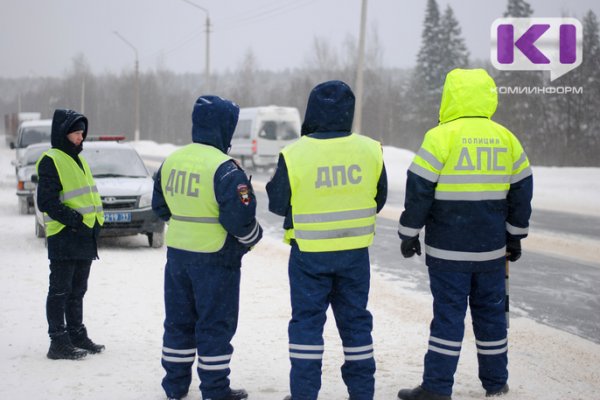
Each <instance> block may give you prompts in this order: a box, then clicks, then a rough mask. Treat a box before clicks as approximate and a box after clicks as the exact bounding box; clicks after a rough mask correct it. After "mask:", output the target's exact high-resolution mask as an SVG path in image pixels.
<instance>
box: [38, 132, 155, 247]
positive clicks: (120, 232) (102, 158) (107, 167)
mask: <svg viewBox="0 0 600 400" xmlns="http://www.w3.org/2000/svg"><path fill="white" fill-rule="evenodd" d="M94 139H95V138H94V137H88V138H87V140H86V141H85V143H84V146H83V151H82V153H81V154H82V155H83V157H84V158H85V159H86V160H87V162H88V164H89V165H90V169H91V171H92V175H93V176H94V180H95V181H96V186H97V187H98V192H99V193H100V197H101V199H102V207H103V209H104V226H103V227H102V230H101V231H100V236H101V237H102V236H129V235H137V234H144V235H146V236H148V244H149V245H150V246H151V247H162V246H163V244H164V231H165V223H164V221H162V220H161V219H160V218H158V217H157V216H156V214H154V212H153V211H152V190H153V187H154V181H153V180H152V176H151V175H150V173H149V172H148V169H147V168H146V166H145V165H144V162H143V161H142V158H141V157H140V155H139V154H138V152H137V151H136V150H135V149H134V148H133V147H132V146H131V145H129V144H128V143H123V142H121V141H118V140H117V141H115V140H110V141H106V140H107V139H114V138H110V137H109V138H100V140H98V141H95V140H94ZM117 139H120V138H117ZM34 197H36V196H34ZM43 220H44V219H43V214H42V213H41V212H40V211H39V209H38V208H37V206H36V222H35V232H36V236H37V237H44V236H45V233H44V223H43Z"/></svg>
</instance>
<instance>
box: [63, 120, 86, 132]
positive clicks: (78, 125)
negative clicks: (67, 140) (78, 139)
mask: <svg viewBox="0 0 600 400" xmlns="http://www.w3.org/2000/svg"><path fill="white" fill-rule="evenodd" d="M76 131H85V122H84V121H83V120H82V119H78V120H77V121H75V122H73V124H72V125H71V126H70V127H69V129H67V135H68V134H69V133H71V132H76Z"/></svg>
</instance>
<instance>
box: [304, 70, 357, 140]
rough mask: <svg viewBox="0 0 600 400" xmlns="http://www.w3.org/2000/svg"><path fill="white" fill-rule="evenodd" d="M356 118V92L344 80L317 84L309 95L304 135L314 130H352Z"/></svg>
mask: <svg viewBox="0 0 600 400" xmlns="http://www.w3.org/2000/svg"><path fill="white" fill-rule="evenodd" d="M353 119H354V93H352V89H350V86H348V85H347V84H345V83H344V82H342V81H327V82H323V83H321V84H319V85H317V86H316V87H315V88H314V89H313V90H312V91H311V92H310V96H309V97H308V104H307V106H306V114H305V115H304V122H303V123H302V135H308V134H310V133H314V132H339V131H343V132H350V131H351V130H352V120H353Z"/></svg>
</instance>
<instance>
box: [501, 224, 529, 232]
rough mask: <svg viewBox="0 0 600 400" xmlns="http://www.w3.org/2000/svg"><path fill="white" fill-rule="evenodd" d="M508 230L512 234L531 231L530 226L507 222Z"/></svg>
mask: <svg viewBox="0 0 600 400" xmlns="http://www.w3.org/2000/svg"><path fill="white" fill-rule="evenodd" d="M506 231H507V232H508V233H510V234H511V235H527V234H528V233H529V228H519V227H516V226H514V225H511V224H509V223H508V222H507V223H506Z"/></svg>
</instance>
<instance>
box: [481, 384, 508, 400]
mask: <svg viewBox="0 0 600 400" xmlns="http://www.w3.org/2000/svg"><path fill="white" fill-rule="evenodd" d="M506 393H508V383H507V384H505V385H504V386H502V387H501V388H500V389H498V390H486V392H485V397H499V396H503V395H505V394H506Z"/></svg>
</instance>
